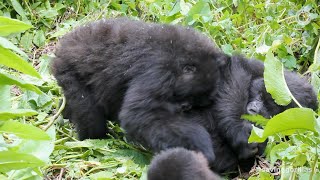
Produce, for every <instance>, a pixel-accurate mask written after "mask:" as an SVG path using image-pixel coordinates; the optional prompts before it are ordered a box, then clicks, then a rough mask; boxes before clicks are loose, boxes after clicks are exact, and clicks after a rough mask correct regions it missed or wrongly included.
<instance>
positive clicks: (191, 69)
mask: <svg viewBox="0 0 320 180" xmlns="http://www.w3.org/2000/svg"><path fill="white" fill-rule="evenodd" d="M196 70H197V68H196V67H195V66H191V65H186V66H184V67H183V73H185V74H190V73H194V72H196Z"/></svg>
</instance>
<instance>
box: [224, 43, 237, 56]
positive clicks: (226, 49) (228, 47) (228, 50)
mask: <svg viewBox="0 0 320 180" xmlns="http://www.w3.org/2000/svg"><path fill="white" fill-rule="evenodd" d="M221 49H222V51H223V52H224V53H226V54H228V55H230V56H232V53H233V51H234V50H233V47H232V46H231V45H230V44H224V45H222V46H221Z"/></svg>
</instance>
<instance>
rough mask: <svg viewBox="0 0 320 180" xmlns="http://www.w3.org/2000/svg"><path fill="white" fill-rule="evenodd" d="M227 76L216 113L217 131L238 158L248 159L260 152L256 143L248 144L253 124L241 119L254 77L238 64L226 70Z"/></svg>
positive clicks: (220, 91) (218, 99)
mask: <svg viewBox="0 0 320 180" xmlns="http://www.w3.org/2000/svg"><path fill="white" fill-rule="evenodd" d="M225 76H226V78H225V81H224V83H223V85H222V87H221V89H220V90H219V92H218V98H217V102H216V107H215V113H214V116H215V119H216V120H217V129H218V130H219V132H220V135H221V136H222V137H224V139H225V140H226V141H227V142H228V144H229V145H230V146H231V147H232V149H233V150H234V151H235V152H236V154H237V155H238V158H239V159H247V158H249V157H252V156H254V155H255V154H256V153H257V151H258V148H257V144H256V143H252V144H249V143H248V138H249V135H250V132H251V129H252V125H251V123H249V122H248V121H244V120H242V119H240V117H241V115H242V114H245V113H246V107H247V103H248V98H249V87H250V83H251V78H252V77H251V75H250V74H249V73H247V72H246V71H245V69H244V68H242V67H241V66H237V64H235V65H233V66H232V67H231V69H228V70H226V72H225Z"/></svg>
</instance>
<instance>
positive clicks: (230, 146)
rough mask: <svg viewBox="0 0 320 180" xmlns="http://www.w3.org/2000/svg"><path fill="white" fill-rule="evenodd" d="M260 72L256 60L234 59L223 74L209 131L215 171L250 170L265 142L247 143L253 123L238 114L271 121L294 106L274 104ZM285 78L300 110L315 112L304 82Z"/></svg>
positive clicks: (293, 76) (310, 90) (292, 75)
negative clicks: (306, 109)
mask: <svg viewBox="0 0 320 180" xmlns="http://www.w3.org/2000/svg"><path fill="white" fill-rule="evenodd" d="M263 69H264V66H263V64H262V63H261V62H259V61H255V60H246V59H244V58H242V57H237V56H234V57H232V58H231V61H229V62H228V64H227V68H226V69H225V71H224V73H223V75H222V80H221V85H220V88H219V91H218V94H217V96H216V99H215V103H216V104H215V105H214V108H213V110H212V111H211V113H212V115H213V118H214V121H215V123H216V124H215V125H214V126H213V127H214V128H212V130H211V131H209V132H210V134H211V135H212V141H213V146H214V152H215V154H216V160H215V161H214V163H213V164H212V167H213V169H214V170H216V171H218V172H224V171H230V170H232V169H236V167H237V165H238V163H240V166H242V168H244V169H246V168H248V167H249V168H250V167H251V165H252V164H253V158H254V157H255V155H257V154H262V153H263V151H264V148H265V145H266V143H260V144H258V143H250V144H249V143H248V138H249V136H250V133H251V129H252V124H251V123H250V122H248V121H245V120H242V119H241V118H240V117H241V115H243V114H260V115H262V116H264V117H266V118H270V117H271V116H274V115H276V114H278V113H280V112H283V111H285V110H286V109H289V108H292V107H297V105H296V104H295V103H294V102H291V103H290V104H289V105H287V106H280V105H277V104H276V103H275V102H274V100H273V99H272V97H271V95H270V94H269V93H267V91H266V88H265V85H264V81H263V77H262V76H263ZM285 79H286V82H287V85H288V87H289V89H290V91H291V93H292V94H293V96H294V97H295V98H296V99H297V100H298V102H299V103H300V104H301V105H302V106H303V107H308V108H311V109H313V110H316V109H317V107H318V102H317V96H316V93H315V91H314V89H313V87H312V86H311V85H310V84H309V83H308V81H307V80H306V79H304V78H302V77H300V75H299V74H297V73H294V72H289V71H286V72H285ZM217 132H218V133H219V134H217ZM242 163H244V165H241V164H242ZM245 166H246V167H245Z"/></svg>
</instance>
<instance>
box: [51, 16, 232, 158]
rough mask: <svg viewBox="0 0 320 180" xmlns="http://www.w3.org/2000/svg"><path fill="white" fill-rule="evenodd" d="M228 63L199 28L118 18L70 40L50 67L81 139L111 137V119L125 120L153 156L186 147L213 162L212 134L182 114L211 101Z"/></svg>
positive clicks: (62, 44)
mask: <svg viewBox="0 0 320 180" xmlns="http://www.w3.org/2000/svg"><path fill="white" fill-rule="evenodd" d="M225 57H226V56H225V55H224V54H222V53H221V52H220V51H219V50H217V49H216V48H215V47H214V46H213V42H212V41H210V40H209V38H207V37H206V36H204V35H202V34H200V33H198V32H196V31H194V30H193V29H190V28H184V27H179V26H172V25H164V24H152V23H144V22H141V21H132V20H129V19H126V18H117V19H108V20H100V21H97V22H93V23H89V24H87V25H84V26H82V27H79V28H76V29H75V30H73V31H72V32H71V33H69V34H67V35H65V36H64V37H63V38H62V39H61V40H60V42H59V44H58V46H57V48H56V51H55V58H54V59H53V61H52V65H51V69H52V73H53V75H54V76H55V78H56V79H57V81H58V84H59V85H60V86H61V87H62V90H63V93H64V95H65V97H66V100H67V104H66V110H65V113H64V115H66V116H67V118H69V119H70V121H71V122H72V123H74V124H75V127H76V130H77V132H78V135H79V139H80V140H83V139H88V138H106V134H107V133H108V131H107V127H106V124H107V123H106V120H119V121H120V125H121V127H122V128H123V129H124V130H125V132H126V135H127V137H128V139H130V140H133V141H136V142H139V143H141V144H142V145H144V146H146V147H149V148H150V149H151V150H153V151H154V152H158V151H160V150H163V149H167V148H171V147H185V148H187V149H191V150H196V151H201V152H202V153H203V154H204V155H205V156H206V158H207V159H208V160H209V161H210V162H212V161H213V160H214V152H213V149H212V143H211V138H210V134H209V133H208V132H207V130H206V129H205V128H204V127H202V126H201V125H199V123H197V122H191V121H190V122H186V121H185V120H184V119H183V117H182V116H181V112H182V111H186V110H188V109H190V108H191V107H192V108H201V107H205V106H208V105H210V104H211V103H212V101H211V98H210V97H211V95H214V94H215V92H216V91H217V85H218V84H219V79H220V69H222V67H223V66H224V58H225Z"/></svg>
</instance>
